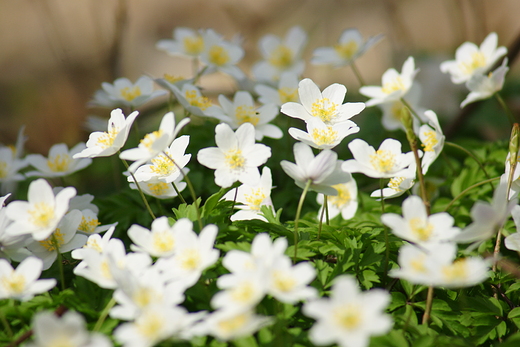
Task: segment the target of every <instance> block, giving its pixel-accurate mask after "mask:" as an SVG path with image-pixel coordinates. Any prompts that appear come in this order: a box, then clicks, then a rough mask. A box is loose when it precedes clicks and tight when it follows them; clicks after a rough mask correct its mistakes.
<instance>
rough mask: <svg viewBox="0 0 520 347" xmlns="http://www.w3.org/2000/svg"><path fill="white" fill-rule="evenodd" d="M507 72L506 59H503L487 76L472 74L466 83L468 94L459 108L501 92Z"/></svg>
mask: <svg viewBox="0 0 520 347" xmlns="http://www.w3.org/2000/svg"><path fill="white" fill-rule="evenodd" d="M508 71H509V67H507V58H506V59H504V61H503V62H502V65H500V66H499V67H498V68H497V69H496V70H495V71H493V72H490V73H489V74H488V75H484V74H474V75H473V76H471V78H470V79H469V80H468V81H466V87H467V88H468V89H469V91H470V93H469V94H468V96H467V97H466V99H464V101H462V103H461V104H460V107H461V108H462V107H464V106H466V105H467V104H470V103H472V102H475V101H478V100H484V99H487V98H489V97H491V96H493V94H495V93H496V92H499V91H500V90H502V87H503V86H504V79H505V75H506V73H507V72H508Z"/></svg>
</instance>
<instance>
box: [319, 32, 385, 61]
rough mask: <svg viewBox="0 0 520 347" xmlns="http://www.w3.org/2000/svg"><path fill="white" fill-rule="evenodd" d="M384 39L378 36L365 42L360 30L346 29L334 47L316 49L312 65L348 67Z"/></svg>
mask: <svg viewBox="0 0 520 347" xmlns="http://www.w3.org/2000/svg"><path fill="white" fill-rule="evenodd" d="M382 38H383V35H376V36H371V37H369V38H368V39H367V40H366V41H365V40H363V37H362V36H361V33H360V32H359V30H358V29H356V28H350V29H346V30H344V31H343V32H342V33H341V36H340V37H339V40H338V43H337V44H335V45H334V46H333V47H319V48H316V49H315V50H314V52H313V54H312V55H313V57H312V59H311V63H312V64H316V65H323V64H332V65H333V66H335V67H339V66H343V65H348V64H350V63H351V62H353V61H354V60H356V59H357V58H359V57H360V56H361V55H363V54H364V53H365V52H366V51H367V50H368V49H369V48H370V47H372V46H373V45H375V44H376V43H377V42H379V40H381V39H382Z"/></svg>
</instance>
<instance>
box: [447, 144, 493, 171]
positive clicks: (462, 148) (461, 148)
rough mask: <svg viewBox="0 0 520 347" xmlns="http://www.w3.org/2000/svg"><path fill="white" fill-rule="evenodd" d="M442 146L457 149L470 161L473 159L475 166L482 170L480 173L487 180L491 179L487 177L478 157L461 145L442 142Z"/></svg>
mask: <svg viewBox="0 0 520 347" xmlns="http://www.w3.org/2000/svg"><path fill="white" fill-rule="evenodd" d="M444 145H445V146H451V147H453V148H457V149H458V150H461V151H463V152H464V153H466V154H467V155H468V156H470V157H471V159H473V160H474V161H475V162H476V163H477V164H478V166H479V167H480V170H482V172H483V173H484V175H485V176H486V178H487V179H490V178H491V177H489V175H488V173H487V171H486V168H485V167H484V164H482V162H481V161H480V160H479V159H478V157H477V156H476V155H475V154H473V153H472V152H471V151H470V150H468V149H466V148H464V147H462V146H461V145H458V144H456V143H453V142H449V141H446V142H444Z"/></svg>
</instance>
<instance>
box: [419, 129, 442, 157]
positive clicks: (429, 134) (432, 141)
mask: <svg viewBox="0 0 520 347" xmlns="http://www.w3.org/2000/svg"><path fill="white" fill-rule="evenodd" d="M423 135H424V136H425V139H424V141H423V144H422V146H423V147H424V151H425V152H434V149H433V147H435V145H436V144H437V143H439V140H437V134H436V133H435V131H433V130H428V131H425V132H424V133H423Z"/></svg>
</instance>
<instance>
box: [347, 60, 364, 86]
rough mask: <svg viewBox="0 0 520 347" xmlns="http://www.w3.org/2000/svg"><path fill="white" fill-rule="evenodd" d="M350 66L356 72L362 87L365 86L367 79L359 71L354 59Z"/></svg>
mask: <svg viewBox="0 0 520 347" xmlns="http://www.w3.org/2000/svg"><path fill="white" fill-rule="evenodd" d="M350 68H351V69H352V71H353V72H354V75H356V78H357V80H358V82H359V84H360V85H361V87H363V86H364V85H366V84H365V80H364V79H363V77H362V76H361V73H360V72H359V70H358V68H357V66H356V64H354V62H353V61H352V62H351V63H350Z"/></svg>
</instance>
